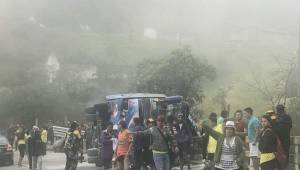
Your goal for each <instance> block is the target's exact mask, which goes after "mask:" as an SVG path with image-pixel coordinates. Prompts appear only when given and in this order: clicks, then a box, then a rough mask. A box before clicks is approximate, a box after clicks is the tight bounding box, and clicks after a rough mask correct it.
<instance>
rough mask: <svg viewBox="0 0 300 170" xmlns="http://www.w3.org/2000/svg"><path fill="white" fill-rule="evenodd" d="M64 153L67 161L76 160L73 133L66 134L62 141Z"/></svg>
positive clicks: (76, 154)
mask: <svg viewBox="0 0 300 170" xmlns="http://www.w3.org/2000/svg"><path fill="white" fill-rule="evenodd" d="M64 152H65V154H66V156H67V157H68V158H69V159H73V160H76V159H78V153H77V151H76V136H75V135H74V133H73V132H68V133H67V134H66V137H65V141H64Z"/></svg>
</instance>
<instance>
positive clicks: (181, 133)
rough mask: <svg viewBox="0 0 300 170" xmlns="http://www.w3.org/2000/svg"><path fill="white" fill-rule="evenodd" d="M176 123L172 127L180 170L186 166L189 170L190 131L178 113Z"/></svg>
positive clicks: (181, 115)
mask: <svg viewBox="0 0 300 170" xmlns="http://www.w3.org/2000/svg"><path fill="white" fill-rule="evenodd" d="M177 121H178V123H177V124H176V125H175V126H174V135H175V139H176V143H177V145H178V156H179V165H180V170H183V167H184V165H185V164H187V166H188V169H189V170H190V169H191V167H190V162H189V161H190V146H191V144H192V131H191V129H190V128H189V127H188V125H187V124H186V123H185V122H184V120H183V114H182V113H179V114H178V116H177Z"/></svg>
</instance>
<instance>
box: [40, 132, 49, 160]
mask: <svg viewBox="0 0 300 170" xmlns="http://www.w3.org/2000/svg"><path fill="white" fill-rule="evenodd" d="M46 129H47V127H43V128H42V129H41V139H42V145H43V155H44V156H45V155H46V152H47V141H48V131H47V130H46Z"/></svg>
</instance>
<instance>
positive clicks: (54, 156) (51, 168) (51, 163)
mask: <svg viewBox="0 0 300 170" xmlns="http://www.w3.org/2000/svg"><path fill="white" fill-rule="evenodd" d="M18 158H19V153H18V152H15V153H14V160H15V164H14V165H11V166H6V165H1V166H0V170H29V166H28V160H27V157H26V156H25V158H24V160H23V165H22V167H18V166H17V162H18V161H17V160H18ZM85 158H86V155H85ZM65 162H66V158H65V154H64V153H54V152H52V151H48V152H47V155H46V156H44V157H43V170H64V168H65ZM100 169H101V168H99V167H96V166H95V165H94V164H88V163H87V162H83V163H79V164H78V168H77V170H100ZM176 169H178V168H173V170H176ZM186 169H187V168H186ZM192 169H193V170H199V169H201V168H199V166H193V168H192Z"/></svg>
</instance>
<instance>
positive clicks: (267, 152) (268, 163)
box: [258, 115, 277, 170]
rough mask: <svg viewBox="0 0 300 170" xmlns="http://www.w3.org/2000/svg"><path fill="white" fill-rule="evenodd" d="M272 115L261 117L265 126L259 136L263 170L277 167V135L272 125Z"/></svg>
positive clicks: (272, 169)
mask: <svg viewBox="0 0 300 170" xmlns="http://www.w3.org/2000/svg"><path fill="white" fill-rule="evenodd" d="M271 122H272V120H271V117H270V116H268V115H264V116H263V117H262V119H261V125H262V127H263V129H262V131H261V133H260V137H259V146H258V148H259V151H260V152H261V156H260V168H261V170H274V169H275V167H276V158H275V152H276V146H277V141H276V136H275V134H274V132H273V130H272V127H271Z"/></svg>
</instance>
